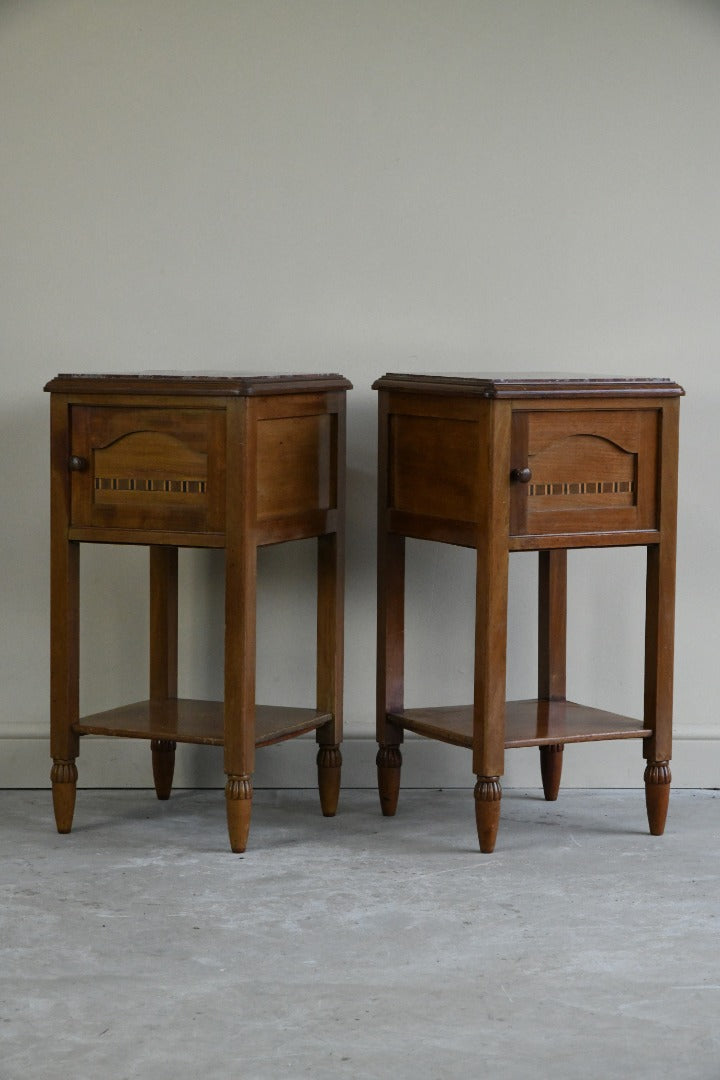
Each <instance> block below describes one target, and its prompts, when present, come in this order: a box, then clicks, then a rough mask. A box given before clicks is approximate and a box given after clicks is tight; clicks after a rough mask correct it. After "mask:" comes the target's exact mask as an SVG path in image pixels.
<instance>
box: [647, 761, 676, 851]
mask: <svg viewBox="0 0 720 1080" xmlns="http://www.w3.org/2000/svg"><path fill="white" fill-rule="evenodd" d="M671 780H672V777H671V775H670V763H669V762H668V761H652V762H648V764H647V766H646V768H645V805H646V807H647V816H648V823H649V825H650V832H651V834H652V835H653V836H662V834H663V833H664V832H665V821H666V819H667V812H668V803H669V801H670V781H671Z"/></svg>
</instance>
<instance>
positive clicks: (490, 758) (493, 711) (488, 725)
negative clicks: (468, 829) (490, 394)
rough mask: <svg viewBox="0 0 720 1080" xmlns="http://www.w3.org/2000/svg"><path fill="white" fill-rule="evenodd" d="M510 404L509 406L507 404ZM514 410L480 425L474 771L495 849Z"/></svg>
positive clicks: (486, 848) (485, 843)
mask: <svg viewBox="0 0 720 1080" xmlns="http://www.w3.org/2000/svg"><path fill="white" fill-rule="evenodd" d="M506 405H507V407H506ZM510 420H511V416H510V408H509V404H508V403H505V402H492V403H488V404H487V411H486V414H485V417H484V421H483V423H481V424H480V425H479V435H480V439H479V446H478V452H479V455H480V460H481V461H483V462H486V463H487V468H483V469H481V470H480V475H479V477H478V493H477V505H478V509H479V520H478V530H477V546H476V556H477V557H476V564H475V672H474V700H473V772H474V774H475V776H476V777H477V783H476V785H475V819H476V822H477V832H478V841H479V843H480V850H481V851H482V852H485V853H488V854H489V853H490V852H492V851H493V850H494V848H495V838H496V836H497V830H498V823H499V821H500V801H501V797H502V790H501V787H500V777H501V776H502V774H503V771H504V768H505V674H506V651H507V597H508V542H507V536H508V521H509V502H508V498H509V496H508V487H509V485H508V479H509V476H510V457H509V447H510Z"/></svg>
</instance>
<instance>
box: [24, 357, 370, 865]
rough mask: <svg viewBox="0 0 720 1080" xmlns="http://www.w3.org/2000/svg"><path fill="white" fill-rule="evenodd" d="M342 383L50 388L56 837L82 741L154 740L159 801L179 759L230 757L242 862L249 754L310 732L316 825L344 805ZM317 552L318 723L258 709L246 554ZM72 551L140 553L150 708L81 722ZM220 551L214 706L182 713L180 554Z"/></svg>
mask: <svg viewBox="0 0 720 1080" xmlns="http://www.w3.org/2000/svg"><path fill="white" fill-rule="evenodd" d="M348 388H350V383H349V382H348V381H347V380H346V379H344V378H343V377H342V376H340V375H278V376H268V375H265V376H249V375H248V376H242V375H181V374H176V375H175V374H148V375H58V376H57V378H55V379H53V380H51V382H49V383H48V384H47V386H46V387H45V389H46V390H48V391H50V394H51V442H52V445H51V466H52V489H51V533H52V536H51V583H52V597H51V627H52V654H51V697H52V700H51V753H52V758H53V766H52V773H51V778H52V788H53V802H54V808H55V817H56V822H57V827H58V831H59V832H63V833H64V832H69V831H70V828H71V826H72V819H73V813H74V806H75V790H76V784H77V767H76V764H75V759H76V758H77V756H78V752H79V743H80V737H81V736H84V735H92V734H98V735H117V736H124V737H127V738H140V739H149V740H150V742H151V747H152V765H153V774H154V780H155V788H156V791H157V795H158V797H159V798H161V799H165V798H168V797H169V795H170V790H171V787H172V778H173V768H174V757H175V747H176V744H177V743H178V742H187V743H202V744H205V745H212V746H222V747H224V759H225V772H226V775H227V782H226V788H225V794H226V805H227V818H228V831H229V834H230V845H231V847H232V850H233V851H238V852H239V851H244V850H245V846H246V843H247V836H248V830H249V826H250V811H251V806H252V791H253V787H252V773H253V769H254V755H255V747H256V746H266V745H269V744H271V743H275V742H279V741H281V740H283V739H288V738H292V737H293V736H295V735H300V734H303V733H305V732H309V731H315V732H316V739H317V742H318V743H319V750H318V756H317V764H318V783H319V789H320V801H321V806H322V810H323V813H324V814H325V815H327V816H331V815H333V814H334V813H335V810H336V807H337V801H338V793H339V787H340V768H341V755H340V749H339V744H340V741H341V738H342V672H343V558H344V555H343V536H344V505H345V504H344V477H345V395H346V390H347V389H348ZM307 537H317V539H318V561H317V691H316V702H315V707H314V708H287V707H273V706H260V705H257V706H256V704H255V592H256V565H257V548H258V547H260V546H262V545H265V544H275V543H279V542H281V541H289V540H300V539H304V538H307ZM81 543H113V544H146V545H148V546H149V550H150V664H149V683H150V686H149V697H148V699H147V700H145V701H140V702H134V703H131V704H126V705H121V706H120V707H118V708H115V709H110V710H108V711H106V712H102V713H99V714H96V715H93V716H84V717H80V716H79V633H78V624H79V553H80V544H81ZM180 547H197V548H224V549H225V676H224V681H225V695H224V702H215V701H196V700H187V699H179V698H178V696H177V604H178V576H177V568H178V548H180Z"/></svg>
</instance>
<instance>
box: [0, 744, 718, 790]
mask: <svg viewBox="0 0 720 1080" xmlns="http://www.w3.org/2000/svg"><path fill="white" fill-rule="evenodd" d="M375 752H376V746H375V742H374V740H373V739H371V738H369V737H359V738H348V739H346V740H345V742H344V743H343V747H342V753H343V786H344V787H348V788H374V787H375V784H376V780H375ZM564 757H565V760H564V764H563V778H562V784H563V787H565V788H637V787H640V786H641V785H642V777H643V765H644V763H643V760H642V755H641V751H640V744H639V743H638V742H637V741H636V740H619V741H617V742H602V743H580V744H575V745H570V746H568V747H566V749H565V755H564ZM49 772H50V762H49V752H48V740H47V738H44V737H43V738H38V737H36V738H28V737H25V738H18V737H12V738H2V737H0V788H44V787H48V786H49ZM78 773H79V778H78V786H80V787H84V788H145V787H150V786H152V776H151V768H150V749H149V746H148V744H147V742H145V741H144V740H140V739H104V738H91V737H87V738H85V739H83V741H82V753H81V756H80V758H79V759H78ZM672 775H673V785H674V786H675V787H684V788H718V787H720V736H717V737H706V736H704V735H700V736H693V737H688V736H686V737H682V736H678V737H676V739H675V746H674V752H673V761H672ZM402 783H403V786H404V787H408V788H410V787H414V788H438V787H442V788H453V787H455V788H466V787H471V786H472V785H473V783H474V777H473V775H472V772H471V763H470V754H469V752H468V751H467V750H461V749H458V748H457V747H453V746H447V745H445V744H443V743H438V742H433V741H430V740H428V739H420V738H415V737H412V736H409V737H408V738H407V739H406V741H405V744H404V746H403V772H402ZM315 784H316V772H315V743H314V741H313V739H312V738H299V739H293V740H291V741H289V742H285V743H280V744H278V745H277V746H270V747H267V748H266V749H263V750H260V751H258V755H257V763H256V771H255V786H256V787H257V788H305V787H314V786H315ZM223 785H224V776H223V764H222V750H220V749H219V748H217V747H205V746H184V745H181V746H178V751H177V760H176V767H175V787H178V788H215V787H217V788H220V787H222V786H223ZM539 785H540V768H539V761H538V752H537V750H536V749H534V748H529V749H528V748H524V749H519V750H509V751H508V752H507V754H506V757H505V776H504V779H503V786H504V787H514V788H536V787H539Z"/></svg>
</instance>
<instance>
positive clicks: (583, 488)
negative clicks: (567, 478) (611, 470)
mask: <svg viewBox="0 0 720 1080" xmlns="http://www.w3.org/2000/svg"><path fill="white" fill-rule="evenodd" d="M634 490H635V481H634V480H583V481H578V482H573V483H557V484H554V483H548V484H530V486H529V489H528V495H535V496H540V495H618V494H621V493H622V494H630V493H632V492H633V491H634Z"/></svg>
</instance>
